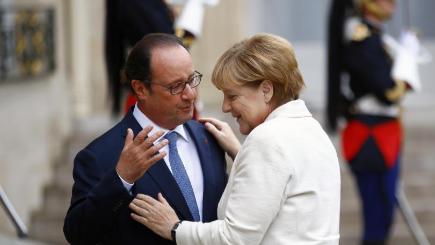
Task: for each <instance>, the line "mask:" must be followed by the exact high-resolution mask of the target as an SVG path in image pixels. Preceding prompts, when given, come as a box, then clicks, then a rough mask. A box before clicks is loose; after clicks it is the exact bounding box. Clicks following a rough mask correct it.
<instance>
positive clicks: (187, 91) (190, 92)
mask: <svg viewBox="0 0 435 245" xmlns="http://www.w3.org/2000/svg"><path fill="white" fill-rule="evenodd" d="M181 97H182V98H183V99H186V100H188V99H195V98H196V88H192V87H190V85H189V84H186V87H185V88H184V90H183V92H182V93H181Z"/></svg>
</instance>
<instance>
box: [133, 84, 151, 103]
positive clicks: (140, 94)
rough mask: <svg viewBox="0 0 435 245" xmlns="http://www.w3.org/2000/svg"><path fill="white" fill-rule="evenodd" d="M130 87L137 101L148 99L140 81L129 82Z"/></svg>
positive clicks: (144, 87)
mask: <svg viewBox="0 0 435 245" xmlns="http://www.w3.org/2000/svg"><path fill="white" fill-rule="evenodd" d="M131 87H132V88H133V91H134V93H135V94H136V96H137V98H138V100H144V99H145V98H147V97H148V95H149V91H148V89H147V88H146V86H145V84H144V83H143V82H142V81H140V80H131Z"/></svg>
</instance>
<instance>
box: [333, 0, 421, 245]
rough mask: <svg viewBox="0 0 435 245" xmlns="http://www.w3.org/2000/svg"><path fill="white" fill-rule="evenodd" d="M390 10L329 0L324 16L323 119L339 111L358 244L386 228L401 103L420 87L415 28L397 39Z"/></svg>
mask: <svg viewBox="0 0 435 245" xmlns="http://www.w3.org/2000/svg"><path fill="white" fill-rule="evenodd" d="M394 10H395V1H394V0H357V1H352V0H334V1H333V2H332V8H331V15H330V19H329V39H328V41H329V43H328V45H329V47H328V51H329V56H328V62H329V63H328V72H329V73H328V106H327V119H328V121H327V123H328V126H329V129H330V130H331V131H334V130H335V129H337V128H339V126H340V120H339V119H340V118H345V125H344V130H342V147H343V154H344V158H345V160H346V161H347V162H348V163H349V166H350V169H351V171H352V173H353V176H354V178H355V182H356V185H357V187H358V191H359V195H360V198H361V201H362V205H361V206H362V214H363V221H364V226H363V227H364V230H363V237H362V244H385V243H386V241H387V239H388V236H389V234H390V230H391V226H392V224H393V214H394V209H395V194H396V188H397V182H398V179H399V169H400V155H401V150H402V139H403V135H402V126H401V122H400V117H401V108H400V102H401V100H402V99H403V97H404V95H405V94H406V92H408V91H411V90H418V89H419V88H420V87H421V86H420V83H419V79H418V72H417V66H416V63H417V62H416V61H417V58H416V57H417V56H418V50H419V43H418V40H417V38H416V37H415V35H414V34H412V33H410V32H406V33H405V34H404V36H403V37H402V41H401V42H399V43H398V42H395V41H394V40H393V39H392V38H391V37H388V36H386V35H385V34H384V32H383V30H382V24H383V23H384V22H385V21H387V20H388V19H390V17H391V16H392V15H393V13H394ZM406 57H408V58H406ZM404 66H405V67H407V69H404V68H403V67H404Z"/></svg>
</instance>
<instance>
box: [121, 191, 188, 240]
mask: <svg viewBox="0 0 435 245" xmlns="http://www.w3.org/2000/svg"><path fill="white" fill-rule="evenodd" d="M157 198H158V200H156V199H154V198H152V197H150V196H146V195H143V194H138V195H137V196H136V198H135V199H133V201H132V202H131V203H130V205H129V207H130V208H131V209H132V210H133V211H134V213H132V214H131V217H132V218H133V219H134V220H136V221H137V222H139V223H141V224H143V225H145V226H146V227H148V228H149V229H150V230H152V231H153V232H154V233H156V234H158V235H159V236H161V237H163V238H165V239H168V240H172V237H171V229H172V227H173V226H174V225H175V223H177V222H178V221H180V220H179V219H178V216H177V214H176V213H175V211H174V210H173V209H172V208H171V206H170V205H169V203H168V202H167V201H166V199H165V198H164V197H163V196H162V194H160V193H159V194H158V196H157Z"/></svg>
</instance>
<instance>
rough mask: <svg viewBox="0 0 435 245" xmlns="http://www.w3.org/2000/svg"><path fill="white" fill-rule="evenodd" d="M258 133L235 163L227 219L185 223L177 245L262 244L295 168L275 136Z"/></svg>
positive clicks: (226, 211) (179, 231) (228, 190)
mask: <svg viewBox="0 0 435 245" xmlns="http://www.w3.org/2000/svg"><path fill="white" fill-rule="evenodd" d="M251 136H252V137H251ZM258 136H259V135H257V136H254V135H252V133H251V135H250V136H248V138H247V139H246V141H245V144H244V145H243V146H242V149H241V151H240V152H239V154H238V155H237V158H236V160H235V162H234V168H233V170H232V171H234V173H232V174H234V176H232V177H233V178H230V181H229V183H228V185H227V190H226V192H228V201H227V206H226V209H225V218H224V219H223V220H218V221H214V222H211V223H206V224H201V223H195V222H183V223H182V224H181V225H180V226H179V228H178V229H177V236H176V237H177V244H179V245H182V244H186V245H187V244H189V245H191V244H204V245H205V244H228V245H230V244H231V245H233V244H246V245H255V244H260V243H261V241H262V239H263V237H264V234H265V233H266V231H267V230H268V228H269V226H270V224H271V223H272V222H273V220H274V218H275V217H276V216H277V214H278V212H279V210H280V208H281V206H282V202H283V200H284V198H285V197H284V193H285V190H286V187H287V185H288V183H289V181H290V179H291V178H292V169H291V164H289V159H286V160H287V161H285V160H284V156H283V154H282V151H280V150H279V149H277V146H276V145H274V143H273V139H270V137H267V136H266V135H264V137H258Z"/></svg>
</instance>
